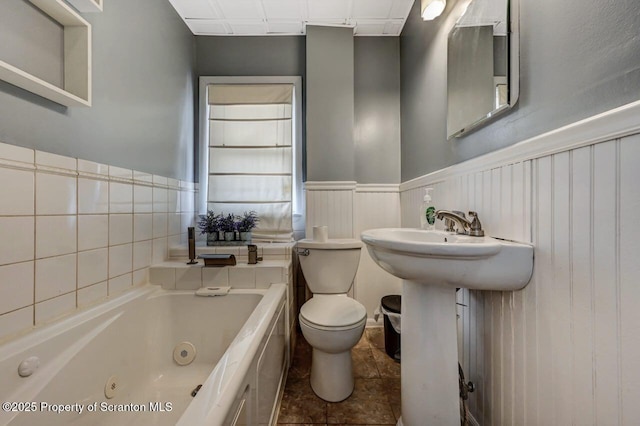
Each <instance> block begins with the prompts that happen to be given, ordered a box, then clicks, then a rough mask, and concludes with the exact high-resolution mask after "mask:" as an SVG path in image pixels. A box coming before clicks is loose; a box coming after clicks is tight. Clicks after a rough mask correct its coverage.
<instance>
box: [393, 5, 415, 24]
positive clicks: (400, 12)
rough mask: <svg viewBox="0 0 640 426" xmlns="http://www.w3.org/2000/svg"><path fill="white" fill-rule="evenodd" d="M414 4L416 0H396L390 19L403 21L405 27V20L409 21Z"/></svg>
mask: <svg viewBox="0 0 640 426" xmlns="http://www.w3.org/2000/svg"><path fill="white" fill-rule="evenodd" d="M415 1H420V0H415ZM413 2H414V0H395V1H394V2H393V6H391V13H390V14H389V18H392V19H402V20H403V25H404V20H405V19H407V16H408V15H409V12H410V11H411V7H412V6H413Z"/></svg>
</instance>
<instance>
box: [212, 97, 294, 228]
mask: <svg viewBox="0 0 640 426" xmlns="http://www.w3.org/2000/svg"><path fill="white" fill-rule="evenodd" d="M293 87H294V86H293V85H292V84H211V85H209V86H208V87H207V102H208V107H209V113H208V117H209V135H208V141H209V174H208V193H207V207H208V209H209V210H213V211H214V212H216V213H221V212H224V213H227V214H228V213H234V214H242V213H243V212H245V211H251V210H253V211H255V212H257V214H258V216H259V218H260V222H259V224H258V227H257V228H256V229H254V231H253V239H256V240H269V241H290V240H291V239H292V235H293V231H292V222H291V216H292V186H293V176H292V170H293V167H292V165H293V152H292V150H293V147H292V134H293V131H292V99H293Z"/></svg>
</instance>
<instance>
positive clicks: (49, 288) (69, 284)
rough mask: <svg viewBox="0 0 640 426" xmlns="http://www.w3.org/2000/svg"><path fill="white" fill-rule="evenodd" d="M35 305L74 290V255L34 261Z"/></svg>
mask: <svg viewBox="0 0 640 426" xmlns="http://www.w3.org/2000/svg"><path fill="white" fill-rule="evenodd" d="M35 288H36V303H37V302H41V301H43V300H47V299H51V298H53V297H57V296H60V295H62V294H66V293H71V292H73V291H75V290H76V253H73V254H69V255H66V256H56V257H49V258H46V259H40V260H36V280H35Z"/></svg>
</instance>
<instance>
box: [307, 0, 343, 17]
mask: <svg viewBox="0 0 640 426" xmlns="http://www.w3.org/2000/svg"><path fill="white" fill-rule="evenodd" d="M307 1H308V5H309V20H310V21H312V20H315V19H327V18H328V19H331V18H334V19H335V18H342V19H347V18H348V17H349V12H350V11H349V3H350V2H349V1H347V0H307Z"/></svg>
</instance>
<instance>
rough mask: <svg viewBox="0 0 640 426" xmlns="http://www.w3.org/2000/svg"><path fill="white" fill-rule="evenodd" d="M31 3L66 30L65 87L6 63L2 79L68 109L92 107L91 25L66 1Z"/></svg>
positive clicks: (1, 64) (1, 68)
mask: <svg viewBox="0 0 640 426" xmlns="http://www.w3.org/2000/svg"><path fill="white" fill-rule="evenodd" d="M29 1H30V2H31V3H33V4H34V5H35V6H37V7H38V8H39V9H40V10H41V11H42V12H44V13H45V14H47V15H48V16H50V17H51V19H53V20H54V21H56V22H58V23H59V24H60V25H61V26H62V27H63V28H64V87H63V88H60V87H57V86H55V85H53V84H51V83H48V82H46V81H44V80H42V79H40V78H38V77H35V76H33V75H31V74H29V73H28V72H26V71H23V70H21V69H19V68H17V67H15V66H13V65H11V64H8V63H6V62H4V61H2V60H0V79H2V80H4V81H6V82H8V83H11V84H13V85H15V86H18V87H21V88H23V89H25V90H28V91H30V92H32V93H35V94H36V95H40V96H42V97H43V98H47V99H49V100H52V101H53V102H56V103H59V104H62V105H65V106H91V24H89V23H88V22H87V21H85V20H84V19H83V18H82V17H81V16H80V15H78V13H77V12H75V11H74V10H73V9H72V8H70V7H69V6H67V5H66V4H65V3H64V2H63V1H62V0H29ZM100 3H102V2H100Z"/></svg>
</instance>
